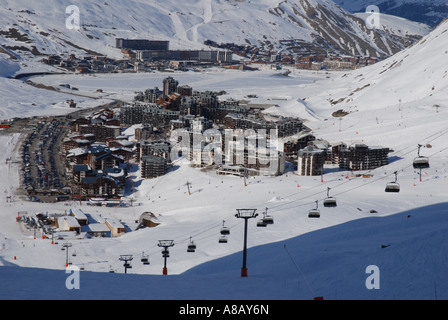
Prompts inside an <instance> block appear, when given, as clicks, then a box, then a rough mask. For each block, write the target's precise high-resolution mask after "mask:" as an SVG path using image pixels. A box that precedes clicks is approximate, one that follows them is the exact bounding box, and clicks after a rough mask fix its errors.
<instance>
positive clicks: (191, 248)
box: [187, 237, 196, 252]
mask: <svg viewBox="0 0 448 320" xmlns="http://www.w3.org/2000/svg"><path fill="white" fill-rule="evenodd" d="M195 251H196V244H195V243H194V242H193V241H192V240H191V237H190V243H189V244H188V247H187V252H195Z"/></svg>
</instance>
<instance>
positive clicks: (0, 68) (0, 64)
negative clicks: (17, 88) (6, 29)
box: [0, 53, 20, 78]
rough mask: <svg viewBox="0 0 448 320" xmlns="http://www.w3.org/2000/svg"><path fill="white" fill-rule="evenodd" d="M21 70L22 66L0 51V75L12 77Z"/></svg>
mask: <svg viewBox="0 0 448 320" xmlns="http://www.w3.org/2000/svg"><path fill="white" fill-rule="evenodd" d="M19 70H20V66H19V65H18V64H17V63H15V62H13V61H11V60H10V59H8V57H7V56H6V55H4V54H1V53H0V77H4V78H6V77H10V76H12V75H14V74H15V73H16V72H17V71H19Z"/></svg>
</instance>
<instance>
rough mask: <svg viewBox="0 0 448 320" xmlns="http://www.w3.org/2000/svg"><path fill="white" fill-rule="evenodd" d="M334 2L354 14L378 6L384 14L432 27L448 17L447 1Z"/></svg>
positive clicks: (354, 0) (367, 0) (386, 0)
mask: <svg viewBox="0 0 448 320" xmlns="http://www.w3.org/2000/svg"><path fill="white" fill-rule="evenodd" d="M334 2H336V3H337V4H339V5H340V6H341V7H343V8H344V9H345V10H347V11H349V12H352V13H355V12H365V11H366V8H367V6H369V5H376V6H378V7H379V8H380V11H381V12H382V13H388V14H391V15H396V16H399V17H403V18H407V19H409V20H412V21H417V22H422V23H425V24H428V25H431V26H436V25H437V24H439V23H440V22H441V21H442V20H443V19H445V18H446V17H447V16H448V6H447V2H446V0H393V1H390V0H334Z"/></svg>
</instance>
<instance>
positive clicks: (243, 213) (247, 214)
mask: <svg viewBox="0 0 448 320" xmlns="http://www.w3.org/2000/svg"><path fill="white" fill-rule="evenodd" d="M236 211H237V212H238V213H237V214H236V215H235V217H237V218H240V219H244V247H243V267H242V268H241V277H247V267H246V262H247V221H248V220H249V219H252V218H256V217H257V216H258V214H257V213H256V211H257V209H236Z"/></svg>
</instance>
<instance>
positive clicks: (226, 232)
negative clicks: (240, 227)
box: [221, 220, 230, 236]
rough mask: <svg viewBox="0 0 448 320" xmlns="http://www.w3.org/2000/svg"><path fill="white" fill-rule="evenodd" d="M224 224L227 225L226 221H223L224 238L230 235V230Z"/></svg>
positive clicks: (222, 232) (222, 231)
mask: <svg viewBox="0 0 448 320" xmlns="http://www.w3.org/2000/svg"><path fill="white" fill-rule="evenodd" d="M224 224H225V220H222V228H221V234H222V235H223V236H225V235H229V234H230V229H229V228H228V227H226V226H224Z"/></svg>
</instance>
